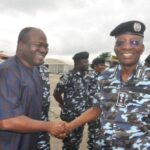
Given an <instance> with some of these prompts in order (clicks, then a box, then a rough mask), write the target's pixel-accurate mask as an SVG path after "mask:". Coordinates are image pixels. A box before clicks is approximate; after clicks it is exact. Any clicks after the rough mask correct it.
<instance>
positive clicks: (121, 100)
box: [116, 92, 127, 107]
mask: <svg viewBox="0 0 150 150" xmlns="http://www.w3.org/2000/svg"><path fill="white" fill-rule="evenodd" d="M126 99H127V93H125V92H119V93H118V96H117V102H116V106H119V107H125V106H126Z"/></svg>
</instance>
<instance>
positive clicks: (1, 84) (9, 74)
mask: <svg viewBox="0 0 150 150" xmlns="http://www.w3.org/2000/svg"><path fill="white" fill-rule="evenodd" d="M20 97H21V87H20V80H19V75H18V74H17V73H16V72H15V71H14V70H13V69H0V119H1V120H2V119H7V118H11V117H15V116H19V115H22V114H23V108H22V106H21V99H20Z"/></svg>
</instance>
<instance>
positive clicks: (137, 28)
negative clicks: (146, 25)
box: [133, 22, 142, 32]
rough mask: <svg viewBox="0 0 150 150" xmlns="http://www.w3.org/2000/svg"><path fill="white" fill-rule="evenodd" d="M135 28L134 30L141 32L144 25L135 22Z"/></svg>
mask: <svg viewBox="0 0 150 150" xmlns="http://www.w3.org/2000/svg"><path fill="white" fill-rule="evenodd" d="M133 28H134V31H135V32H140V31H141V28H142V26H141V24H140V23H138V22H136V23H134V25H133Z"/></svg>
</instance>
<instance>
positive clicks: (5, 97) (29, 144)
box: [0, 56, 42, 150]
mask: <svg viewBox="0 0 150 150" xmlns="http://www.w3.org/2000/svg"><path fill="white" fill-rule="evenodd" d="M41 104H42V80H41V77H40V75H39V71H38V69H37V67H34V68H33V69H29V68H27V67H25V66H24V65H23V64H22V63H21V62H20V60H19V59H18V58H17V56H14V57H12V58H10V59H8V60H6V61H5V62H4V63H2V64H0V119H1V120H3V119H7V118H11V117H17V116H20V115H26V116H28V117H30V118H32V119H38V120H40V119H41V109H42V108H41V107H42V105H41ZM37 138H38V133H15V132H7V131H0V149H1V150H11V149H12V150H34V149H36V147H37Z"/></svg>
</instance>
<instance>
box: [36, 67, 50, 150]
mask: <svg viewBox="0 0 150 150" xmlns="http://www.w3.org/2000/svg"><path fill="white" fill-rule="evenodd" d="M39 72H40V75H41V77H42V81H43V101H42V112H41V120H43V121H49V116H48V112H49V107H50V82H49V73H48V69H47V68H46V66H44V65H41V66H39ZM37 150H50V136H49V133H47V132H41V133H40V135H39V138H38V145H37Z"/></svg>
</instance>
